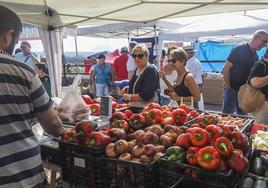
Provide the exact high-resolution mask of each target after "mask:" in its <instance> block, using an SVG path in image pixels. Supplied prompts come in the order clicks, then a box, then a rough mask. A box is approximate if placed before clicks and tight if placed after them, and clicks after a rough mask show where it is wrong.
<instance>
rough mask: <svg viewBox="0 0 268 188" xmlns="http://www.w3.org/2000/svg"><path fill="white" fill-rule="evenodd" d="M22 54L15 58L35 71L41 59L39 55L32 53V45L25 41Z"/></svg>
mask: <svg viewBox="0 0 268 188" xmlns="http://www.w3.org/2000/svg"><path fill="white" fill-rule="evenodd" d="M20 48H21V50H22V52H20V53H17V54H16V55H15V58H16V59H18V60H19V61H22V62H24V63H26V64H27V65H29V66H30V67H31V68H32V69H33V70H34V69H35V64H37V63H40V58H39V56H38V54H35V53H33V52H31V45H30V43H29V42H27V41H23V42H21V44H20Z"/></svg>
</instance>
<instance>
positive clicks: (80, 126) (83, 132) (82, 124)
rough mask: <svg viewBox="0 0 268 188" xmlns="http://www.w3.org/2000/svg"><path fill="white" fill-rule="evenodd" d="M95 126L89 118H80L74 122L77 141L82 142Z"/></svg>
mask: <svg viewBox="0 0 268 188" xmlns="http://www.w3.org/2000/svg"><path fill="white" fill-rule="evenodd" d="M95 128H96V126H95V125H93V122H91V121H90V120H82V121H79V122H78V123H76V125H75V131H76V137H77V139H78V142H79V143H81V144H83V143H84V140H85V138H86V137H87V136H89V134H90V133H91V132H92V131H93V130H94V129H95Z"/></svg>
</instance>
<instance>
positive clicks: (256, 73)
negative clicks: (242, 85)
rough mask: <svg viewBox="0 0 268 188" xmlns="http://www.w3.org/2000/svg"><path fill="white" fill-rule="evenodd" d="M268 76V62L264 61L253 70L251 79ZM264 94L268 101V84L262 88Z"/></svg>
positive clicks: (259, 62)
mask: <svg viewBox="0 0 268 188" xmlns="http://www.w3.org/2000/svg"><path fill="white" fill-rule="evenodd" d="M267 75H268V62H265V61H263V60H260V61H258V63H256V64H255V65H254V67H253V69H252V73H251V78H254V77H264V76H267ZM261 91H262V93H263V94H264V95H265V98H266V99H268V84H267V85H266V86H264V87H262V88H261Z"/></svg>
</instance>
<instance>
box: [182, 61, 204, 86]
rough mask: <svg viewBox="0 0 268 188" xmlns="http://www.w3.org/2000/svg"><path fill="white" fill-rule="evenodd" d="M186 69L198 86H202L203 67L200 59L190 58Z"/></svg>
mask: <svg viewBox="0 0 268 188" xmlns="http://www.w3.org/2000/svg"><path fill="white" fill-rule="evenodd" d="M186 68H187V69H188V70H189V71H190V73H191V74H192V75H193V76H194V79H195V81H196V84H202V83H203V81H202V73H203V70H202V65H201V63H200V61H199V60H198V59H196V58H195V57H192V58H190V59H189V60H188V61H187V62H186Z"/></svg>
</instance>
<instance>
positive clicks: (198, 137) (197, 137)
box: [194, 134, 203, 140]
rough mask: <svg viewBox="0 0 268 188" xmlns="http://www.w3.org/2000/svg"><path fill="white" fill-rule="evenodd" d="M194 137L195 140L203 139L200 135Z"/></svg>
mask: <svg viewBox="0 0 268 188" xmlns="http://www.w3.org/2000/svg"><path fill="white" fill-rule="evenodd" d="M194 136H195V138H196V140H202V138H203V137H202V135H201V134H195V135H194Z"/></svg>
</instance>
